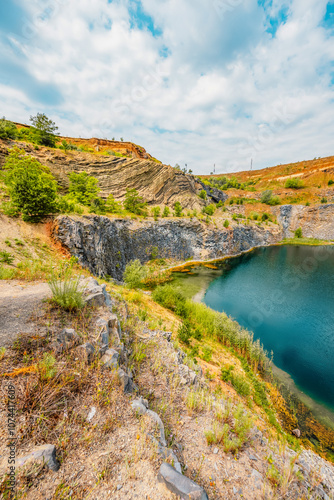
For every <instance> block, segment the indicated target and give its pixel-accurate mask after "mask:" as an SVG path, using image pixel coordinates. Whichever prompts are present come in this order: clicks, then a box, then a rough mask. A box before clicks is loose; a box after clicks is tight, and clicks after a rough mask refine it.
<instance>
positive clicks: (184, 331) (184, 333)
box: [177, 322, 192, 346]
mask: <svg viewBox="0 0 334 500" xmlns="http://www.w3.org/2000/svg"><path fill="white" fill-rule="evenodd" d="M191 336H192V335H191V328H190V324H189V323H188V322H184V323H182V324H181V325H180V326H179V329H178V334H177V338H178V339H179V340H180V341H181V342H183V343H184V344H186V345H188V346H189V344H190V339H191Z"/></svg>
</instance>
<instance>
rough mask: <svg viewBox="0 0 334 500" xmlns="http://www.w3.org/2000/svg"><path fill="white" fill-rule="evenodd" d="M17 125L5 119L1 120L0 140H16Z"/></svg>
mask: <svg viewBox="0 0 334 500" xmlns="http://www.w3.org/2000/svg"><path fill="white" fill-rule="evenodd" d="M16 136H17V128H16V125H15V124H14V123H12V122H10V121H8V120H5V118H1V120H0V139H16Z"/></svg>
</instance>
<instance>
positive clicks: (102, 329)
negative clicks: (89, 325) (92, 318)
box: [96, 318, 109, 345]
mask: <svg viewBox="0 0 334 500" xmlns="http://www.w3.org/2000/svg"><path fill="white" fill-rule="evenodd" d="M96 326H97V329H98V332H99V334H98V339H99V341H100V342H101V344H102V345H109V324H108V321H107V320H105V319H103V318H99V319H98V320H97V321H96Z"/></svg>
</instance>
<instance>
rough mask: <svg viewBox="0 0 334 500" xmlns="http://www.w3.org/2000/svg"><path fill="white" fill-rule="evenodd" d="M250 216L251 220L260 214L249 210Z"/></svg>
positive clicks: (256, 218)
mask: <svg viewBox="0 0 334 500" xmlns="http://www.w3.org/2000/svg"><path fill="white" fill-rule="evenodd" d="M250 216H251V218H252V219H253V220H259V218H260V215H259V214H258V213H256V212H251V214H250Z"/></svg>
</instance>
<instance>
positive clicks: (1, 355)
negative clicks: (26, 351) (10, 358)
mask: <svg viewBox="0 0 334 500" xmlns="http://www.w3.org/2000/svg"><path fill="white" fill-rule="evenodd" d="M5 354H6V348H5V347H0V361H2V360H3V358H4V357H5Z"/></svg>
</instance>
